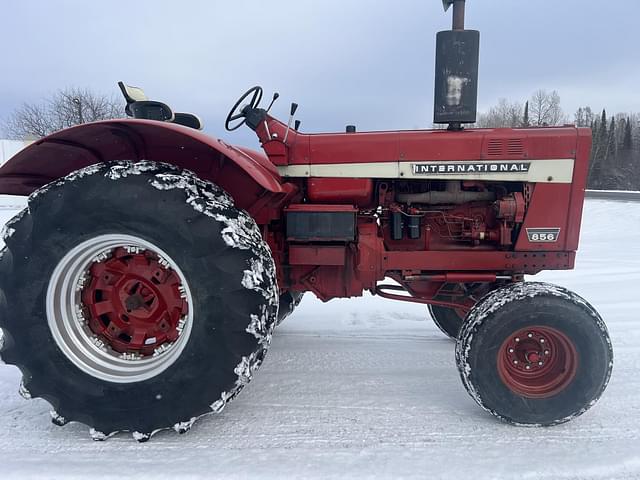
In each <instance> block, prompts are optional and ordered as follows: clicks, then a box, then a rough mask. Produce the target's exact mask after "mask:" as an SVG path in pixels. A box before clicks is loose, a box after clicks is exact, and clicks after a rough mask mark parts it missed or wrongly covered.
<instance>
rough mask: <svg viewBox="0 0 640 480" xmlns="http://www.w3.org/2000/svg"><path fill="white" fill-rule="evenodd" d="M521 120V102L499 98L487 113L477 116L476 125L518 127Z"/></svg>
mask: <svg viewBox="0 0 640 480" xmlns="http://www.w3.org/2000/svg"><path fill="white" fill-rule="evenodd" d="M522 122H523V111H522V103H520V102H510V101H509V100H507V99H506V98H501V99H500V100H499V101H498V104H497V105H495V106H493V107H491V108H490V109H489V111H488V112H487V113H481V114H480V115H479V116H478V123H477V125H478V126H479V127H481V128H505V127H519V126H521V125H522Z"/></svg>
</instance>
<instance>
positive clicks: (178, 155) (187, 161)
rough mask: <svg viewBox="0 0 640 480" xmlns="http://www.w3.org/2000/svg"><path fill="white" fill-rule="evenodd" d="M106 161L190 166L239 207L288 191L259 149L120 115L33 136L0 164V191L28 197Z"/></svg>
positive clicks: (160, 123) (274, 168)
mask: <svg viewBox="0 0 640 480" xmlns="http://www.w3.org/2000/svg"><path fill="white" fill-rule="evenodd" d="M110 160H151V161H157V162H166V163H171V164H173V165H177V166H179V167H181V168H186V169H189V170H191V171H193V172H195V173H196V174H197V175H198V176H199V177H200V178H203V179H206V180H210V181H212V182H214V183H217V184H218V185H220V186H221V187H222V188H225V190H227V191H228V192H229V193H230V194H231V195H232V196H234V197H235V198H236V202H237V203H238V204H239V205H240V206H241V207H242V208H246V207H247V206H249V205H251V204H252V203H253V200H254V199H255V198H257V197H259V196H261V195H262V194H264V190H266V191H268V192H271V193H275V194H281V193H284V192H285V190H286V188H285V189H284V190H283V187H282V180H281V178H280V175H279V174H278V171H277V169H276V167H275V166H274V165H273V164H272V163H271V162H270V161H269V159H268V158H267V156H266V155H264V154H263V153H260V152H256V151H254V150H250V149H247V148H244V147H243V148H238V147H233V146H231V145H228V144H226V143H225V142H223V141H222V140H218V139H215V138H212V137H209V136H207V135H205V134H203V133H201V132H200V131H198V130H193V129H191V128H187V127H183V126H182V125H176V124H172V123H166V122H158V121H153V120H135V119H118V120H106V121H101V122H95V123H88V124H83V125H78V126H76V127H72V128H68V129H66V130H61V131H59V132H56V133H53V134H52V135H49V136H48V137H45V138H42V139H40V140H37V141H36V142H34V143H33V144H32V145H30V146H29V147H27V148H25V149H24V150H22V151H21V152H19V153H18V154H16V155H15V156H14V157H13V158H11V160H9V161H8V162H7V163H6V164H5V165H3V166H2V168H0V193H4V194H10V195H29V194H30V193H31V192H33V191H34V190H36V189H38V188H40V187H41V186H43V185H45V184H47V183H49V182H51V181H53V180H55V179H57V178H60V177H63V176H65V175H67V174H68V173H70V172H73V171H74V170H78V169H79V168H83V167H86V166H88V165H92V164H95V163H99V162H106V161H110ZM247 197H249V198H247Z"/></svg>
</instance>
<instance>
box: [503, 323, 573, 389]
mask: <svg viewBox="0 0 640 480" xmlns="http://www.w3.org/2000/svg"><path fill="white" fill-rule="evenodd" d="M497 364H498V373H499V375H500V378H501V379H502V381H503V383H504V384H505V385H506V386H507V387H509V389H510V390H511V391H512V392H514V393H516V394H518V395H521V396H523V397H527V398H547V397H551V396H553V395H555V394H556V393H558V392H560V391H562V390H563V389H564V388H565V387H567V385H569V383H571V381H572V380H573V379H574V377H575V374H576V370H577V368H578V353H577V352H576V348H575V346H574V344H573V342H572V341H571V340H569V338H568V337H567V336H566V335H565V334H564V333H562V332H560V331H559V330H556V329H555V328H552V327H547V326H532V327H528V328H526V329H522V330H519V331H517V332H514V333H513V334H511V335H510V336H509V337H508V338H507V339H506V340H505V341H504V342H503V343H502V346H501V347H500V350H499V351H498V358H497Z"/></svg>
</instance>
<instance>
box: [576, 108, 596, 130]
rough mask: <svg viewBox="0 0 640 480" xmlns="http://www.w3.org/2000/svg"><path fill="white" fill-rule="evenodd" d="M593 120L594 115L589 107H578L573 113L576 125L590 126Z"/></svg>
mask: <svg viewBox="0 0 640 480" xmlns="http://www.w3.org/2000/svg"><path fill="white" fill-rule="evenodd" d="M594 120H595V115H594V113H593V111H592V110H591V107H589V106H586V107H580V108H578V110H577V111H576V113H575V114H574V122H575V124H576V127H591V126H592V125H593V122H594Z"/></svg>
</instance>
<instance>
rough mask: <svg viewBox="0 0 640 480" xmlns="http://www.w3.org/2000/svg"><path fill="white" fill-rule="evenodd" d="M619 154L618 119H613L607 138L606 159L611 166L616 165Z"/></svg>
mask: <svg viewBox="0 0 640 480" xmlns="http://www.w3.org/2000/svg"><path fill="white" fill-rule="evenodd" d="M617 154H618V142H616V117H611V124H610V125H609V132H608V136H607V153H606V157H605V158H606V159H607V161H608V162H609V163H610V164H613V163H615V160H616V155H617Z"/></svg>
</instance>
